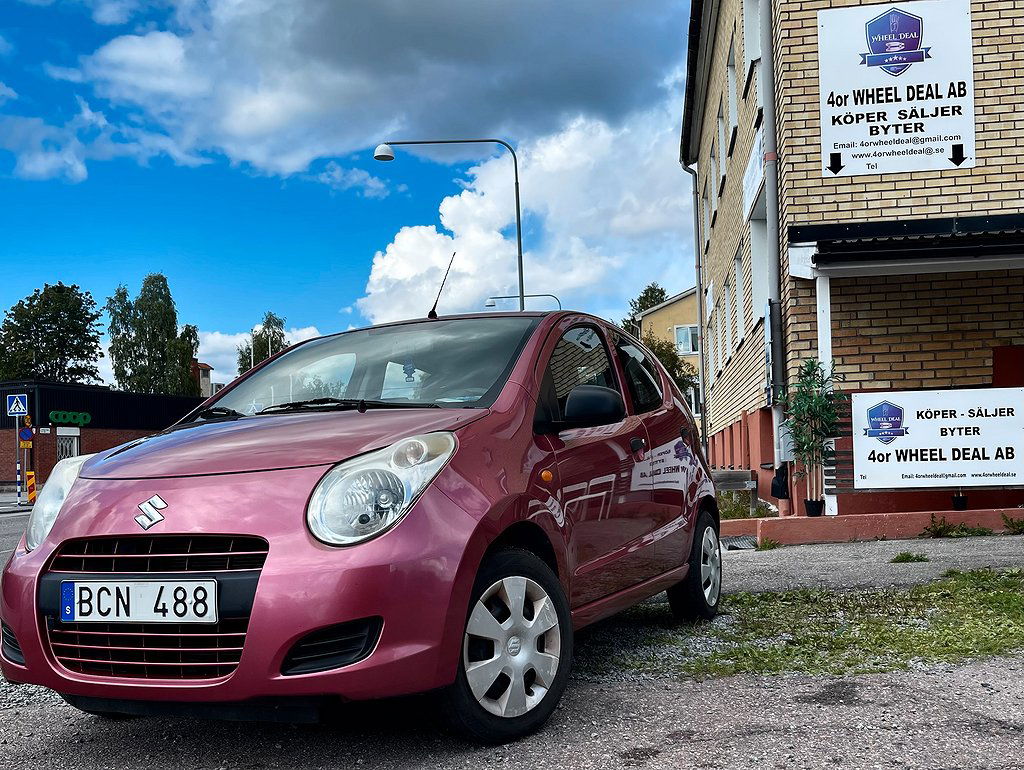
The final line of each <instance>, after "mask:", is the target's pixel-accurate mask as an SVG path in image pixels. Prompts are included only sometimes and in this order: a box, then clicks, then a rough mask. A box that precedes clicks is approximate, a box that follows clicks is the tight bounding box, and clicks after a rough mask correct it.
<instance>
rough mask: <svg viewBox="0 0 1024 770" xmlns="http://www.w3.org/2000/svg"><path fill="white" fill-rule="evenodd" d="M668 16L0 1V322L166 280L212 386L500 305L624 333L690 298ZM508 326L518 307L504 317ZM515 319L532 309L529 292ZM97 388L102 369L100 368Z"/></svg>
mask: <svg viewBox="0 0 1024 770" xmlns="http://www.w3.org/2000/svg"><path fill="white" fill-rule="evenodd" d="M687 12H688V8H687V6H686V5H685V3H681V2H676V1H675V0H645V2H644V3H631V2H622V0H561V1H560V2H558V3H552V2H550V0H520V2H518V3H516V4H515V5H514V6H509V5H508V4H498V3H491V2H486V1H483V2H482V1H481V0H432V1H431V2H429V3H421V2H412V1H411V0H374V2H371V3H366V2H354V0H155V1H153V2H143V0H4V2H3V13H2V14H0V264H2V265H3V268H4V269H3V273H4V280H3V281H0V308H7V307H9V306H11V305H12V304H14V303H15V302H17V301H18V300H19V299H21V298H22V297H25V296H27V295H28V294H30V293H31V292H32V291H33V290H34V289H35V288H37V287H41V286H42V285H43V284H44V283H56V282H57V281H63V282H64V283H76V284H78V285H80V286H81V287H82V288H83V289H86V290H88V291H90V292H92V294H93V296H94V297H95V298H96V300H97V302H98V303H99V304H101V305H102V304H103V303H104V302H105V301H106V298H107V297H108V296H110V295H111V294H112V293H113V291H114V289H116V287H117V286H118V285H119V284H124V285H126V286H127V287H128V288H129V290H130V291H131V292H132V293H133V294H134V293H135V292H137V291H138V288H139V286H140V284H141V282H142V279H143V277H144V276H145V275H146V274H147V273H151V272H161V273H164V274H165V275H166V276H167V278H168V281H169V283H170V287H171V291H172V293H173V295H174V298H175V301H176V303H177V308H178V318H179V323H182V324H184V323H192V324H195V325H196V326H198V328H199V330H200V358H201V359H203V360H205V361H207V362H209V363H210V364H212V365H213V366H214V367H215V374H214V380H215V381H224V382H226V381H229V380H230V379H231V378H232V377H233V376H234V374H235V370H234V366H235V364H234V359H235V353H234V349H235V346H236V345H237V344H238V343H239V342H240V341H241V340H243V339H244V338H245V337H246V335H247V334H248V332H249V330H251V328H252V326H253V325H254V324H256V323H258V322H259V320H260V318H261V317H262V315H263V314H264V312H265V311H267V310H272V311H274V312H275V313H277V314H278V315H281V316H283V317H285V319H286V326H287V328H288V330H289V338H290V339H291V340H292V341H298V340H301V339H304V338H307V337H311V336H317V335H319V334H327V333H331V332H336V331H342V330H345V329H348V328H351V327H358V326H365V325H367V324H371V323H380V322H385V321H392V320H398V319H402V318H411V317H421V316H423V315H425V314H426V311H427V310H428V309H429V307H430V305H431V304H432V303H433V300H434V296H435V294H436V293H437V288H438V286H439V284H440V281H441V277H442V275H443V274H444V270H445V268H446V267H447V265H448V260H449V259H450V257H451V254H452V252H455V253H456V257H455V261H454V264H453V267H452V271H451V275H450V277H449V278H448V282H447V284H446V286H445V289H444V293H443V295H442V297H441V301H440V305H439V310H440V312H442V313H446V312H449V313H452V312H472V311H476V310H483V305H484V302H485V301H486V299H487V297H489V296H492V295H505V294H514V293H515V292H516V291H517V278H516V245H515V244H516V242H515V208H514V198H513V185H512V179H513V177H512V164H511V160H510V157H509V155H508V154H507V153H506V152H505V151H503V150H502V149H501V148H500V147H498V146H492V145H472V146H464V147H458V148H448V149H446V150H444V151H437V150H431V149H429V148H412V147H408V148H402V147H396V148H395V151H396V156H397V157H396V160H395V161H393V162H390V163H381V162H377V161H375V160H374V159H373V148H374V147H375V146H376V144H377V143H378V142H381V141H384V140H386V139H395V140H397V139H414V140H415V139H428V138H476V137H484V138H486V137H499V138H502V139H506V140H507V141H509V142H510V143H512V144H513V145H514V146H516V148H517V151H518V154H519V163H520V177H521V188H522V206H523V217H524V222H523V228H524V251H525V263H526V267H525V281H526V292H527V293H528V294H529V293H531V292H532V293H550V294H555V295H557V296H558V297H559V298H560V299H561V301H562V304H563V305H564V306H565V307H567V308H575V309H579V310H584V311H587V312H591V313H594V314H596V315H599V316H602V317H606V318H609V319H612V320H615V321H617V320H619V319H620V318H621V317H622V316H623V315H624V314H625V310H626V308H627V306H628V301H629V299H630V298H632V297H634V296H635V295H636V294H637V293H638V292H639V290H640V289H641V288H642V287H643V286H644V285H646V284H647V283H649V282H651V281H658V282H659V283H661V284H662V285H663V286H664V287H665V288H666V289H667V290H668V291H669V293H670V294H672V293H676V292H679V291H683V290H685V289H687V288H689V287H691V286H692V285H693V283H694V273H693V248H692V243H691V216H692V215H691V210H690V181H689V177H688V176H687V175H686V174H684V173H683V172H682V171H681V169H680V168H679V164H678V147H679V126H680V119H681V111H682V98H683V87H684V83H683V78H684V72H683V69H684V61H685V53H686V51H685V46H686V43H685V25H686V16H687ZM499 306H501V307H507V308H509V309H514V308H515V307H516V304H515V302H499ZM528 307H529V308H532V309H550V308H552V307H553V302H552V301H550V300H547V299H544V298H537V299H532V300H528ZM100 370H101V374H102V375H103V376H104V378H105V379H106V380H107V381H110V379H111V377H110V367H109V362H108V361H107V360H106V359H104V360H103V361H102V362H101V365H100Z"/></svg>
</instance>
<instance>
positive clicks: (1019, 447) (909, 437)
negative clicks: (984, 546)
mask: <svg viewBox="0 0 1024 770" xmlns="http://www.w3.org/2000/svg"><path fill="white" fill-rule="evenodd" d="M851 406H852V410H853V475H854V484H853V486H854V488H855V489H900V488H906V489H913V488H920V487H992V486H1024V388H981V389H974V390H920V391H902V392H884V393H883V392H869V393H855V394H854V395H853V399H852V404H851Z"/></svg>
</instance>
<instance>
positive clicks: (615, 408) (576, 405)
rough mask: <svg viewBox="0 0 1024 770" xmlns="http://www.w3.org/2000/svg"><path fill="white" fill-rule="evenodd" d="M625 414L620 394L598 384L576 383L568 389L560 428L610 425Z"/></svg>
mask: <svg viewBox="0 0 1024 770" xmlns="http://www.w3.org/2000/svg"><path fill="white" fill-rule="evenodd" d="M625 416H626V405H625V404H624V403H622V396H620V395H619V393H618V392H617V391H615V390H612V389H611V388H605V387H602V386H600V385H577V386H576V387H575V388H573V389H572V390H571V391H569V398H568V399H566V402H565V415H564V417H563V421H562V423H561V424H560V425H559V426H558V427H560V428H563V429H565V428H593V427H595V426H597V425H611V424H612V423H616V422H619V420H621V419H622V418H623V417H625Z"/></svg>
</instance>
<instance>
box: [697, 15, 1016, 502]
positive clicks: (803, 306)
mask: <svg viewBox="0 0 1024 770" xmlns="http://www.w3.org/2000/svg"><path fill="white" fill-rule="evenodd" d="M948 3H962V5H963V8H962V12H960V11H959V10H958V8H953V6H950V5H948ZM940 5H942V6H945V7H944V8H940V7H939V6H940ZM851 9H852V10H851ZM858 9H859V10H858ZM951 9H952V10H951ZM968 9H969V13H968ZM952 11H957V13H956V18H957V19H959V21H957V22H956V23H955V24H954V23H953V22H949V23H947V22H945V21H935V20H934V19H933V18H932V17H933V16H934V17H935V19H938V18H939V16H938V14H940V13H947V14H948V13H951V12H952ZM843 14H847V15H843ZM854 17H856V18H855V20H854V23H850V22H849V20H850V19H854ZM942 18H945V17H942ZM950 18H952V17H950ZM922 19H923V23H922ZM961 23H962V27H961V26H959V25H960V24H961ZM879 25H885V26H884V29H881V28H879ZM819 40H829V41H832V40H839V41H841V43H842V44H841V45H836V46H832V44H831V43H829V45H828V46H822V45H820V44H819ZM876 43H877V44H878V47H877V48H876V47H875V45H876ZM847 47H848V48H849V51H847ZM853 53H855V54H857V56H852V55H850V54H853ZM893 53H896V54H897V55H898V56H899V57H900V58H899V59H898V60H894V59H892V58H890V57H891V56H892V55H893ZM961 54H962V55H963V56H965V57H966V64H965V65H964V66H961V67H959V69H957V73H956V74H955V75H953V76H952V77H951V79H950V80H949V81H948V86H947V85H946V82H947V81H941V82H942V88H941V89H940V90H939V91H938V92H936V93H932V90H931V87H930V86H929V87H928V94H927V96H926V94H925V89H924V87H922V88H920V89H918V91H916V92H914V91H912V90H911V89H910V88H909V87H908V83H909V82H910V80H911V79H915V81H920V80H922V79H925V80H928V79H930V80H933V81H936V83H935V85H936V88H938V87H939V85H940V84H939V82H938V81H940V77H939V75H938V74H936V75H934V76H932V75H931V74H930V73H932V72H935V73H938V72H939V71H940V68H942V67H947V68H948V67H949V66H950V62H952V61H953V57H954V56H955V55H961ZM844 57H845V58H844ZM858 57H859V58H858ZM894 61H898V62H899V63H898V64H894V63H893V62H894ZM972 64H973V74H972V72H971V65H972ZM958 78H962V80H958ZM876 82H877V83H880V84H881V85H879V86H878V87H873V86H872V87H867V86H868V84H871V83H876ZM972 87H973V89H972ZM972 90H973V104H971V95H972V93H971V92H972ZM851 95H852V101H845V100H846V99H848V98H849V97H850V96H851ZM947 95H948V96H949V97H950V99H953V98H954V97H956V98H958V99H959V101H958V102H957V106H955V107H953V108H948V114H949V115H952V116H954V117H955V116H958V115H963V116H964V120H966V121H968V123H964V122H961V123H958V124H957V125H959V126H961V127H962V126H966V127H967V130H966V132H965V133H963V134H960V133H956V134H948V135H943V134H942V130H944V129H941V127H940V123H939V122H938V121H939V118H936V119H935V121H932V122H929V121H926V120H922V121H917V120H916V119H908V120H906V121H904V122H901V123H899V124H898V125H890V124H891V123H892V122H893V121H894V120H895V118H896V116H897V115H899V116H901V117H902V116H904V115H907V114H909V115H917V114H922V115H923V114H926V110H925V109H923V108H922V109H921V110H920V111H919V112H913V111H911V110H910V109H909V107H908V102H910V100H911V98H912V97H916V98H921V99H924V98H927V99H930V100H931V101H930V102H928V105H929V106H928V110H932V109H933V106H934V105H938V104H940V103H943V102H941V100H942V98H943V97H946V96H947ZM832 100H835V102H836V103H838V104H846V105H847V111H846V112H845V113H838V112H837V113H835V114H833V113H832V111H831V108H830V104H831V103H832ZM857 103H860V104H867V103H870V104H872V105H873V106H872V107H871V108H870V110H867V111H866V112H863V113H862V112H858V110H863V107H856V106H854V105H855V104H857ZM964 105H966V106H964ZM935 112H936V113H938V110H935ZM862 114H863V116H864V122H865V125H863V126H860V125H859V123H860V121H861V117H858V115H862ZM927 114H931V113H930V112H928V113H927ZM944 114H945V113H944ZM876 118H877V119H878V120H881V121H882V122H883V123H884V124H885V128H880V127H876V125H874V123H875V121H876ZM929 120H930V119H929ZM942 120H945V118H942ZM885 121H889V122H888V123H885ZM868 123H871V124H872V125H867V124H868ZM942 125H945V124H942ZM850 126H852V127H850ZM847 127H850V128H849V130H850V131H852V132H855V131H860V132H861V133H862V135H863V136H864V137H866V138H867V141H865V142H863V143H861V142H857V143H852V142H851V143H850V144H845V143H841V142H835V143H832V142H831V141H830V138H831V136H832V134H833V133H835V132H836V131H839V130H846V128H847ZM890 130H891V131H893V132H897V133H895V134H890V133H889V132H890ZM957 130H958V132H959V131H960V129H957ZM933 140H934V142H935V147H934V152H935V153H936V154H934V155H933V154H932V153H933V150H932V149H930V148H932V145H931V144H928V142H932V141H933ZM1022 143H1024V4H1022V3H1021V2H1020V1H1019V0H995V1H994V2H984V3H983V2H979V1H978V0H974V1H973V2H969V0H943V2H941V3H939V2H931V3H929V2H894V3H893V2H890V3H881V4H879V3H876V2H859V1H858V0H694V2H693V3H692V7H691V18H690V28H689V50H688V61H687V80H686V96H685V105H684V118H683V129H682V137H681V148H680V158H681V161H682V163H683V164H684V166H685V167H688V168H687V170H688V171H690V173H691V174H693V175H694V176H693V178H694V181H695V196H694V198H695V201H694V205H695V209H696V217H695V219H696V220H697V235H696V240H697V244H696V246H697V254H698V280H699V284H698V288H699V290H700V292H701V293H702V300H703V301H702V303H701V321H700V323H701V325H702V327H703V330H704V334H703V340H704V345H703V348H704V355H703V356H702V366H703V375H704V382H705V386H706V398H705V403H706V416H707V422H708V439H709V452H710V457H711V461H712V464H713V465H714V466H717V467H719V468H742V469H753V470H755V471H757V472H758V474H759V491H760V494H761V495H762V496H763V497H766V498H767V499H771V496H770V495H771V480H772V477H773V475H775V473H776V468H779V467H787V461H788V460H790V459H791V454H790V452H789V449H788V447H787V445H786V444H787V442H786V440H785V429H784V419H785V415H784V413H783V410H782V408H781V406H780V398H779V394H780V393H781V392H783V391H784V389H785V387H786V386H787V384H791V383H792V381H793V379H794V376H795V374H796V372H797V369H798V367H799V365H800V363H801V362H802V361H803V360H805V359H807V358H818V359H819V360H821V361H823V362H826V363H828V362H831V363H833V364H834V367H835V371H836V372H837V373H838V374H840V375H841V376H844V377H845V382H843V383H840V384H839V385H837V387H840V388H844V389H846V390H849V391H852V392H865V391H922V390H939V389H957V390H962V389H970V388H977V389H985V388H993V387H1014V386H1022V385H1024V157H1022V156H1021V154H1020V152H1019V147H1020V145H1021V144H1022ZM926 147H927V148H929V149H928V150H927V157H925V148H926ZM865 149H866V152H865ZM965 149H966V154H967V157H966V158H965V157H964V155H965ZM858 150H859V151H858ZM861 156H864V157H867V156H870V157H871V158H872V160H871V161H861V160H858V159H857V158H858V157H861ZM875 158H877V160H875ZM861 163H864V164H866V165H858V164H861ZM915 164H916V165H918V166H920V167H917V168H913V166H915ZM925 166H926V167H925ZM875 168H877V169H878V173H867V171H868V170H869V169H875ZM901 169H905V170H901ZM847 429H848V430H849V426H847ZM850 436H851V434H850V433H849V432H845V433H843V434H841V436H840V438H839V439H838V442H837V445H836V449H837V453H838V455H839V456H840V457H845V456H846V454H848V453H849V452H850V446H851V438H850ZM841 463H842V460H841V459H840V460H838V461H837V465H839V464H841ZM850 472H851V471H849V470H847V473H850ZM830 473H831V474H832V475H831V476H827V478H826V484H825V486H826V487H827V489H826V491H827V492H828V493H829V495H828V497H827V498H826V500H827V502H828V503H829V507H830V510H829V512H832V513H835V512H838V513H859V512H879V511H908V510H947V509H949V507H950V494H951V491H952V490H950V489H930V490H928V491H921V490H906V491H887V492H886V493H885V494H882V493H870V492H869V493H864V492H863V491H861V490H856V491H858V492H860V493H859V494H854V491H855V490H853V489H851V488H849V487H850V486H851V485H850V484H846V483H843V479H842V478H841V477H842V475H843V474H842V472H841V471H840V470H837V469H835V468H833V469H832V470H831V471H830ZM789 488H790V491H791V495H790V496H791V498H792V499H793V500H794V501H796V500H799V499H800V498H801V497H802V496H803V495H802V493H801V492H800V490H799V489H796V488H795V487H794V486H793V482H792V479H790V480H789ZM970 500H971V507H972V508H975V507H985V506H987V507H999V506H1011V505H1017V504H1019V503H1021V502H1024V492H1022V491H1021V490H1020V489H1005V488H1004V489H995V488H993V489H986V490H979V491H976V492H972V493H971V495H970ZM781 508H782V510H783V511H784V512H785V511H786V509H787V508H788V504H787V503H786V502H785V501H783V503H782V506H781ZM793 512H794V513H796V512H798V510H797V506H796V505H793Z"/></svg>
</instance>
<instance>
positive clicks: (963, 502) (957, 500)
mask: <svg viewBox="0 0 1024 770" xmlns="http://www.w3.org/2000/svg"><path fill="white" fill-rule="evenodd" d="M953 510H954V511H966V510H967V495H953Z"/></svg>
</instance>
